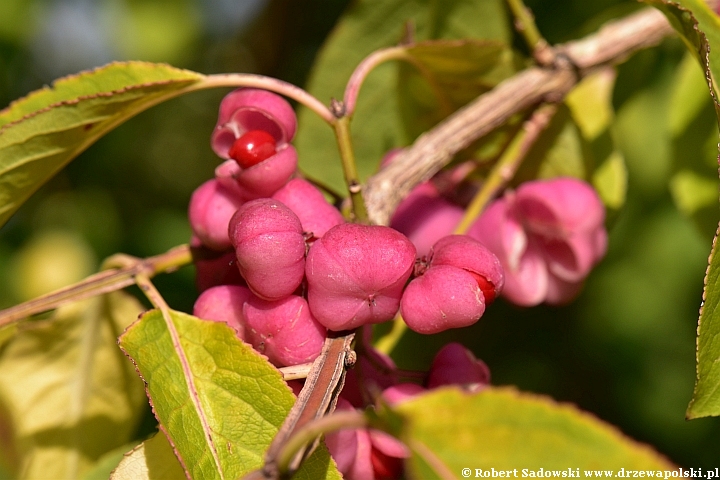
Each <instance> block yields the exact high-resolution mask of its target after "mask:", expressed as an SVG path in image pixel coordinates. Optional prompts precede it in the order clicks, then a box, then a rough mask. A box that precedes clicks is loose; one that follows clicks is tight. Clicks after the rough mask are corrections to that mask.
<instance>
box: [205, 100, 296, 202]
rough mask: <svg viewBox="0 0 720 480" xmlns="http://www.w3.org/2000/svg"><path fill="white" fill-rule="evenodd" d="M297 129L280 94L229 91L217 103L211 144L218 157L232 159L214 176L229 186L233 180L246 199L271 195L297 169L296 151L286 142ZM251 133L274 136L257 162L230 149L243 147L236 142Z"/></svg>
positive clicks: (293, 115)
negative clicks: (219, 102)
mask: <svg viewBox="0 0 720 480" xmlns="http://www.w3.org/2000/svg"><path fill="white" fill-rule="evenodd" d="M296 130H297V119H296V117H295V112H294V111H293V109H292V107H291V106H290V104H289V103H288V102H287V101H286V100H285V99H284V98H282V97H281V96H279V95H277V94H275V93H272V92H268V91H267V90H259V89H254V88H241V89H238V90H235V91H233V92H231V93H229V94H228V95H227V96H226V97H225V98H224V99H223V101H222V102H221V104H220V112H219V115H218V122H217V125H216V126H215V130H213V133H212V137H211V145H212V148H213V150H214V151H215V153H216V154H217V155H218V156H220V157H221V158H225V159H229V158H234V160H233V161H232V163H231V164H227V162H226V164H223V166H221V167H222V168H221V167H219V168H218V169H217V170H216V171H215V175H216V177H217V178H218V179H219V180H220V181H221V183H223V184H224V185H225V186H226V187H228V188H231V187H229V185H227V184H228V183H236V184H237V187H235V188H239V189H240V190H241V191H242V195H243V197H244V198H246V199H248V200H251V199H255V198H263V197H269V196H271V195H272V194H273V193H275V192H276V191H277V190H278V189H279V188H280V187H282V186H283V185H284V184H285V183H286V182H287V181H288V180H289V179H290V177H292V175H293V174H294V173H295V171H296V169H297V151H296V150H295V148H294V147H293V146H292V145H290V143H289V142H290V141H291V140H292V138H293V137H294V136H295V131H296ZM253 134H255V135H258V134H260V135H264V134H268V135H269V139H268V141H270V142H272V141H273V140H274V145H273V146H272V147H269V148H270V153H268V154H267V155H270V156H269V157H267V156H266V155H263V156H262V157H260V158H258V159H256V161H259V163H254V162H251V163H246V162H245V161H243V159H242V158H241V157H238V156H237V155H236V154H234V153H233V152H235V151H241V150H242V149H239V150H238V149H237V148H235V147H237V146H238V145H236V142H243V141H246V140H243V139H245V138H246V137H247V135H253ZM265 136H267V135H265ZM244 146H245V147H247V146H248V145H244ZM233 155H235V157H233ZM233 164H234V165H233ZM241 165H243V166H241Z"/></svg>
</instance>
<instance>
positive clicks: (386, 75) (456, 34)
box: [295, 0, 512, 191]
mask: <svg viewBox="0 0 720 480" xmlns="http://www.w3.org/2000/svg"><path fill="white" fill-rule="evenodd" d="M408 22H409V24H411V25H413V26H414V28H415V40H417V41H424V40H431V39H460V38H463V39H488V40H495V41H500V42H504V43H505V44H507V43H509V42H510V39H511V38H512V37H511V32H510V30H509V28H508V27H509V23H508V21H507V15H506V11H505V6H504V4H503V2H502V1H500V0H485V1H482V2H466V1H462V0H451V1H444V2H425V1H421V0H400V1H396V0H392V1H391V0H382V1H377V0H375V1H369V0H363V1H358V2H353V5H352V6H351V8H350V9H349V10H348V11H347V12H346V13H345V15H344V16H343V18H342V19H341V20H340V22H339V23H338V24H337V25H336V27H335V30H334V31H333V33H332V34H331V35H330V36H329V38H328V40H327V41H326V43H325V45H324V47H323V49H322V51H321V52H320V55H319V57H318V60H317V61H316V63H315V67H314V69H313V71H312V73H311V78H310V81H309V83H308V86H307V89H308V91H309V92H310V93H312V94H313V95H315V96H316V97H317V98H319V99H320V100H321V101H323V102H327V101H329V100H330V98H337V99H342V97H343V92H344V89H345V84H346V82H347V81H348V79H349V78H350V75H351V74H352V72H353V70H354V69H355V67H356V66H357V65H358V64H359V63H360V62H361V61H362V59H363V58H365V57H366V56H367V55H369V54H370V53H372V52H373V51H375V50H377V49H380V48H385V47H391V46H395V45H397V44H398V43H399V42H400V41H401V39H402V37H403V34H404V31H405V26H406V23H408ZM396 76H397V66H396V65H394V64H383V65H381V66H380V67H378V68H377V69H376V70H374V71H373V72H371V73H370V75H369V76H368V77H367V79H366V80H365V83H364V84H363V87H362V89H361V91H360V95H359V97H358V104H357V108H356V111H355V114H354V116H353V124H352V136H353V146H354V148H355V154H356V160H357V166H358V171H359V175H360V178H361V180H364V179H365V178H366V177H367V176H369V175H370V174H372V173H373V172H374V171H375V169H376V168H377V166H378V164H379V162H380V160H381V158H382V157H383V155H384V154H385V153H386V152H387V151H388V150H390V149H391V148H395V147H401V146H406V145H407V144H408V143H409V142H411V141H412V140H413V138H412V137H411V136H410V137H409V136H408V135H407V133H406V131H405V127H404V125H403V122H402V117H401V113H400V104H399V100H398V97H399V92H398V91H397V80H396V78H397V77H396ZM401 88H405V86H404V85H403V86H401ZM298 116H299V121H298V124H299V130H298V135H297V137H296V139H295V146H296V147H297V149H298V155H299V160H300V167H301V169H302V170H303V171H304V172H306V173H308V174H309V175H310V176H312V177H313V178H317V179H319V180H322V181H323V182H324V183H326V184H328V185H331V186H333V187H334V188H335V189H337V190H338V191H345V189H346V187H345V184H344V182H343V177H342V170H341V167H340V157H339V155H338V149H337V144H336V141H335V137H334V136H333V133H332V131H331V130H330V129H329V128H328V127H327V125H325V124H324V122H323V121H322V120H320V119H319V118H317V116H316V115H315V113H313V112H311V111H309V110H308V109H305V108H301V109H300V110H299V115H298Z"/></svg>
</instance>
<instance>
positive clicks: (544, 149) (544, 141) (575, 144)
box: [513, 104, 594, 184]
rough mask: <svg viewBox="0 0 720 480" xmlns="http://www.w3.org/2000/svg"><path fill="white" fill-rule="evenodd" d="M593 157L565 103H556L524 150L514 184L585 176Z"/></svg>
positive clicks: (584, 177)
mask: <svg viewBox="0 0 720 480" xmlns="http://www.w3.org/2000/svg"><path fill="white" fill-rule="evenodd" d="M593 164H594V159H593V157H592V153H591V150H590V146H589V144H588V142H587V141H586V140H585V139H584V138H583V136H582V134H581V133H580V129H579V127H578V125H577V123H575V120H574V119H573V117H572V115H571V110H570V109H569V108H568V107H567V106H566V105H565V104H560V105H559V106H558V111H557V113H556V114H555V115H554V116H553V118H552V120H551V121H550V124H549V125H548V126H547V128H545V130H544V131H543V132H542V133H541V134H540V136H539V137H538V139H537V141H536V142H535V143H534V144H533V145H532V147H531V148H530V150H529V151H528V153H527V157H526V159H525V161H524V162H523V164H522V166H521V167H520V169H519V170H518V173H517V174H516V176H515V179H514V181H513V183H515V184H520V183H522V182H525V181H528V180H533V179H536V178H554V177H560V176H566V177H576V178H583V179H586V178H588V176H589V175H590V173H591V172H592V168H593Z"/></svg>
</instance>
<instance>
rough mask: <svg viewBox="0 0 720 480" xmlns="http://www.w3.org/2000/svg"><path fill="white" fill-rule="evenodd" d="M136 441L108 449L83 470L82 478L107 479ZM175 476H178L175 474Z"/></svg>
mask: <svg viewBox="0 0 720 480" xmlns="http://www.w3.org/2000/svg"><path fill="white" fill-rule="evenodd" d="M138 443H139V442H133V443H129V444H127V445H123V446H121V447H118V448H116V449H114V450H110V451H109V452H107V453H106V454H105V455H103V456H102V457H100V458H99V459H98V461H97V462H95V465H93V466H92V468H91V469H90V470H88V471H87V472H85V475H83V477H82V480H107V479H108V478H109V477H110V474H111V473H112V472H113V470H115V469H116V468H117V466H118V464H119V463H120V461H121V460H122V459H123V458H125V455H126V454H128V452H130V451H131V450H133V449H135V448H136V447H137V446H138ZM180 473H181V474H182V470H180ZM175 478H180V477H177V476H176V477H175Z"/></svg>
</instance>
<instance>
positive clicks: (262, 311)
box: [189, 89, 503, 366]
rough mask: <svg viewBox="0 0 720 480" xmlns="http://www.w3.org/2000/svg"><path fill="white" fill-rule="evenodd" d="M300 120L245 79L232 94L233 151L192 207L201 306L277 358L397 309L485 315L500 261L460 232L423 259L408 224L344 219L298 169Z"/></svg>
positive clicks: (412, 320)
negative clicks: (405, 228)
mask: <svg viewBox="0 0 720 480" xmlns="http://www.w3.org/2000/svg"><path fill="white" fill-rule="evenodd" d="M295 129H296V119H295V115H294V112H293V110H292V108H291V106H290V105H289V104H288V103H287V102H286V101H285V100H284V99H282V98H281V97H279V96H278V95H275V94H273V93H270V92H267V91H263V90H255V89H240V90H236V91H234V92H232V93H230V94H229V95H228V96H227V97H226V98H225V99H224V100H223V102H222V104H221V106H220V114H219V118H218V124H217V126H216V128H215V130H214V132H213V135H212V147H213V150H214V151H215V152H216V153H217V154H218V155H219V156H220V157H222V158H225V159H227V160H226V161H225V162H224V163H222V164H221V165H220V166H219V167H218V168H217V169H216V171H215V178H213V179H211V180H209V181H207V182H205V183H204V184H203V185H201V186H200V187H199V188H198V189H197V190H196V191H195V193H194V194H193V196H192V199H191V201H190V207H189V218H190V224H191V226H192V229H193V232H194V235H195V239H194V240H193V242H194V245H195V251H196V252H201V251H204V252H205V253H206V255H205V257H204V258H203V255H198V261H197V266H198V277H199V281H198V283H199V286H200V288H201V289H202V290H203V292H202V293H201V295H200V297H199V298H198V300H197V303H196V305H195V311H194V313H195V315H197V316H199V317H201V318H211V319H219V320H223V321H226V322H228V323H229V324H230V325H232V326H233V327H234V328H235V329H236V331H237V332H238V336H240V337H241V338H242V339H244V340H245V341H247V342H249V343H250V344H252V345H253V346H254V347H255V348H256V349H257V350H259V351H260V352H262V353H264V354H265V355H267V357H268V358H269V359H270V361H271V362H273V363H274V364H275V365H278V366H290V365H295V364H298V363H305V362H309V361H311V360H313V359H314V358H315V357H316V356H317V354H318V353H319V352H320V349H321V347H322V344H323V342H324V339H325V337H326V334H327V330H328V329H329V330H333V331H343V330H352V329H355V328H358V327H360V326H363V325H368V324H375V323H380V322H385V321H388V320H391V319H392V318H394V317H395V315H396V314H397V312H398V310H400V311H401V312H402V315H403V318H404V319H405V321H406V322H407V324H408V325H409V326H410V328H412V329H413V330H416V331H418V332H422V333H436V332H440V331H443V330H446V329H448V328H457V327H464V326H467V325H471V324H472V323H474V322H476V321H477V320H478V319H479V318H480V317H481V316H482V314H483V312H484V310H485V305H486V303H489V302H490V301H492V299H494V298H495V296H497V295H498V294H499V292H500V290H501V289H502V285H503V273H502V267H501V265H500V261H499V260H498V259H497V258H496V257H495V256H494V255H493V254H492V253H490V251H489V250H487V249H486V248H485V247H483V246H482V245H481V244H480V243H479V242H478V241H476V240H473V239H471V238H469V237H467V236H459V235H455V236H447V237H445V238H443V239H441V240H440V241H439V242H437V243H436V244H435V246H434V247H433V251H432V252H431V254H429V255H428V256H427V257H424V258H423V259H421V260H418V262H417V265H416V260H417V259H416V248H415V246H414V245H413V243H412V242H411V241H410V240H409V239H408V238H407V237H406V236H405V235H403V234H402V233H400V232H398V231H397V230H395V229H392V228H390V227H384V226H374V225H360V224H355V223H348V222H346V221H345V220H344V218H343V217H342V215H341V214H340V212H339V211H338V210H337V209H336V208H335V207H334V206H333V205H331V204H329V203H328V202H327V201H326V200H325V197H324V196H323V194H322V193H321V192H320V191H319V190H318V189H317V188H316V187H315V186H314V185H312V184H311V183H310V182H308V181H307V180H305V179H303V178H302V177H300V176H299V175H298V173H297V153H296V151H295V149H294V148H293V146H292V145H291V144H290V141H291V140H292V138H293V136H294V134H295ZM208 251H215V252H217V254H216V259H215V260H214V261H213V260H212V259H208V257H207V252H208ZM218 259H219V260H218ZM221 262H224V265H222V266H221V265H219V263H221ZM218 267H220V268H218ZM228 269H229V270H230V271H228ZM233 269H234V270H235V271H234V272H233V271H232V270H233ZM208 270H209V271H208ZM238 274H239V275H238ZM411 277H414V278H412V280H411Z"/></svg>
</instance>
